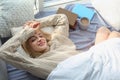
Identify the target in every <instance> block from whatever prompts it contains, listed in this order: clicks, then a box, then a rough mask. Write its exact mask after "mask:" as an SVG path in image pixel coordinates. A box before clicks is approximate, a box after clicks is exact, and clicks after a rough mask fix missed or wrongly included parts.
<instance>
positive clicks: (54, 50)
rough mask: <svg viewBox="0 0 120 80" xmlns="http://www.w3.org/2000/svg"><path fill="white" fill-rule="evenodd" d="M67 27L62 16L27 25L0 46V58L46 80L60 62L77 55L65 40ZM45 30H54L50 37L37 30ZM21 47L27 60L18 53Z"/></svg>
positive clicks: (74, 49)
mask: <svg viewBox="0 0 120 80" xmlns="http://www.w3.org/2000/svg"><path fill="white" fill-rule="evenodd" d="M68 24H69V23H68V20H67V17H66V16H65V15H63V14H55V15H52V16H48V17H45V18H42V19H40V20H39V22H38V21H30V22H27V23H26V24H25V25H24V29H23V30H22V31H20V32H19V33H17V34H16V35H15V36H13V37H12V38H11V39H10V40H8V41H7V42H6V43H5V44H3V45H2V46H1V48H0V58H1V59H3V60H5V61H6V62H8V63H10V64H12V65H13V66H15V67H17V68H20V69H23V70H26V71H28V72H30V73H32V74H33V75H35V76H38V77H40V78H43V79H46V78H47V76H48V75H49V73H50V72H51V71H52V70H53V69H54V68H55V67H56V66H57V64H58V63H59V62H61V61H63V60H65V59H67V58H69V57H70V56H73V55H76V54H78V53H79V52H78V51H76V48H75V45H74V44H73V42H72V41H71V40H70V39H69V38H68V35H69V33H68V31H69V25H68ZM47 26H53V27H54V31H53V32H52V33H51V34H48V33H45V32H43V31H42V30H40V29H41V28H43V27H47ZM21 45H22V47H23V49H24V50H25V52H26V54H28V56H25V55H22V54H20V53H19V52H17V48H18V47H20V46H21Z"/></svg>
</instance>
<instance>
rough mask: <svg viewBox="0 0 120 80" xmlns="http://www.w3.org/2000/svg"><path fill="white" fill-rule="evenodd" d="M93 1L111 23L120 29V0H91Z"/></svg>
mask: <svg viewBox="0 0 120 80" xmlns="http://www.w3.org/2000/svg"><path fill="white" fill-rule="evenodd" d="M91 2H92V4H93V6H94V7H95V9H96V10H97V11H98V12H99V13H100V14H101V16H102V17H103V18H104V19H105V20H106V22H107V23H108V24H109V25H111V26H112V27H113V28H115V29H116V30H120V16H119V15H120V8H119V5H120V0H91Z"/></svg>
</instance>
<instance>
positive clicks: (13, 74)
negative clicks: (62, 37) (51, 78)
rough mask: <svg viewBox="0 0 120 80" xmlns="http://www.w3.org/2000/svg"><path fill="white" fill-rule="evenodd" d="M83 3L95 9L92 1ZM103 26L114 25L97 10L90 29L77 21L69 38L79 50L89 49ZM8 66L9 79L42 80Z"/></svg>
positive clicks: (40, 14) (46, 13) (42, 14)
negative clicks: (81, 25)
mask: <svg viewBox="0 0 120 80" xmlns="http://www.w3.org/2000/svg"><path fill="white" fill-rule="evenodd" d="M83 5H85V6H87V7H88V8H91V9H94V8H93V7H92V5H91V4H90V3H86V4H83ZM73 7H74V4H69V5H67V6H66V7H65V8H66V9H67V10H69V11H71V10H72V8H73ZM94 10H95V9H94ZM55 13H56V11H48V12H40V13H38V14H37V15H35V18H36V19H38V18H41V17H45V16H48V15H51V14H55ZM77 21H78V22H79V18H78V19H77ZM101 26H106V27H108V28H110V29H111V30H112V27H111V26H110V25H108V24H107V23H106V22H105V21H104V19H103V18H102V17H101V16H100V15H99V13H98V12H96V13H95V15H94V17H93V19H92V21H91V23H90V26H89V28H88V30H86V31H83V30H81V29H80V28H79V23H77V25H76V30H72V29H70V36H69V38H70V39H71V40H72V41H73V42H74V43H75V45H76V47H77V49H78V50H82V51H85V50H88V49H89V48H90V47H91V46H92V45H94V39H95V34H96V31H97V29H98V28H99V27H101ZM7 68H8V75H9V80H41V79H39V78H37V77H35V76H32V75H31V74H29V73H28V72H26V71H23V70H19V69H16V68H15V67H13V66H11V65H7Z"/></svg>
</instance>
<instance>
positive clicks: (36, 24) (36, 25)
mask: <svg viewBox="0 0 120 80" xmlns="http://www.w3.org/2000/svg"><path fill="white" fill-rule="evenodd" d="M24 27H30V28H34V29H36V30H37V29H39V28H40V22H38V21H28V22H26V23H25V24H24Z"/></svg>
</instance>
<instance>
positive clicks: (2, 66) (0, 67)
mask: <svg viewBox="0 0 120 80" xmlns="http://www.w3.org/2000/svg"><path fill="white" fill-rule="evenodd" d="M0 80H8V75H7V68H6V63H5V62H4V61H3V60H1V59H0Z"/></svg>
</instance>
